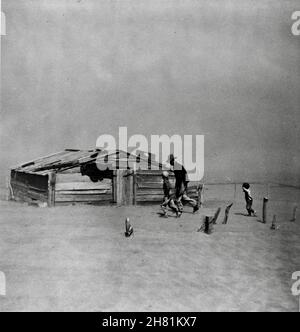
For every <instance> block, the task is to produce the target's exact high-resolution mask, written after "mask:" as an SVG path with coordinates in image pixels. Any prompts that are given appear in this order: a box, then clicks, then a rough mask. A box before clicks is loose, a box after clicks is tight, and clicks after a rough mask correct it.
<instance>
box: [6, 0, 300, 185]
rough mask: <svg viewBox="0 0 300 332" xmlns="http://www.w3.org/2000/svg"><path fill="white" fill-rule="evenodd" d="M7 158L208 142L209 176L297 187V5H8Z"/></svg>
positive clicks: (239, 1)
mask: <svg viewBox="0 0 300 332" xmlns="http://www.w3.org/2000/svg"><path fill="white" fill-rule="evenodd" d="M2 10H3V11H4V12H5V14H6V21H7V36H5V37H2V38H1V44H2V45H1V53H2V54H1V60H2V68H1V71H2V73H1V79H2V94H1V132H0V134H1V137H0V148H1V162H0V172H1V174H2V175H3V174H4V172H5V171H6V169H7V168H8V167H9V166H10V165H14V164H18V163H20V162H24V161H28V160H31V159H32V158H35V157H38V156H42V155H47V154H49V153H51V152H56V151H59V150H61V149H64V148H93V147H94V146H95V143H96V139H97V137H98V136H99V135H100V134H112V135H116V134H117V130H118V127H119V126H127V127H128V131H129V134H130V135H133V134H144V135H145V136H148V135H151V134H168V135H172V134H180V135H185V134H203V135H205V150H206V155H205V173H206V178H207V179H208V180H215V179H216V180H217V179H218V180H225V179H227V178H230V179H232V180H236V181H243V180H249V181H250V180H251V181H252V180H255V179H258V180H263V179H264V178H268V179H273V180H276V181H278V182H282V181H289V182H298V183H300V177H299V170H300V147H299V142H300V140H299V138H300V137H299V136H300V135H299V119H300V116H299V111H300V36H299V37H295V36H293V35H292V33H291V25H292V23H293V22H292V20H291V15H292V13H293V12H294V11H295V10H300V4H299V0H290V1H289V0H286V1H275V0H272V1H271V0H236V1H232V0H231V1H230V0H204V1H200V0H197V1H193V0H181V1H177V0H160V1H158V0H151V1H149V0H130V1H129V0H128V1H126V0H123V1H121V0H119V1H112V0H2Z"/></svg>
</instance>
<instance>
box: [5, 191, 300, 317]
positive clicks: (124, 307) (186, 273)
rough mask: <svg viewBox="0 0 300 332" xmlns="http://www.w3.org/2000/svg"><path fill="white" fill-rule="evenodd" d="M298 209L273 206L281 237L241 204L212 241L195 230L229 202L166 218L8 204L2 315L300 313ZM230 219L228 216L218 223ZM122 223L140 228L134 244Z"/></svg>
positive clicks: (151, 212) (144, 210) (151, 210)
mask: <svg viewBox="0 0 300 332" xmlns="http://www.w3.org/2000/svg"><path fill="white" fill-rule="evenodd" d="M297 197H298V196H297ZM293 203H294V202H291V203H288V202H286V201H285V200H282V201H281V202H273V203H272V202H271V204H270V210H272V213H273V212H274V213H276V214H277V219H278V224H280V228H279V230H277V231H271V230H270V223H269V224H267V225H263V224H261V223H259V222H257V219H256V218H249V217H246V216H244V215H243V213H244V203H243V202H242V201H239V202H238V203H236V204H235V205H234V207H233V209H232V213H231V217H230V220H229V224H228V225H217V226H216V227H215V232H214V233H213V234H212V235H205V234H203V233H198V232H197V229H198V228H199V226H200V225H201V218H202V215H205V214H212V213H213V212H214V211H215V209H216V207H218V206H222V207H225V205H226V202H216V201H210V202H208V203H207V204H206V207H205V208H204V209H203V210H201V212H200V213H199V214H197V215H192V214H191V213H190V210H191V209H190V208H188V207H187V208H186V209H185V210H186V212H187V213H185V214H184V215H183V216H182V218H181V219H175V218H173V217H170V218H168V219H164V218H160V217H159V216H158V214H157V212H158V211H159V209H158V207H156V206H151V207H150V206H148V207H135V208H117V207H94V206H73V207H59V208H51V209H50V208H35V207H32V206H27V205H25V204H21V203H15V202H5V201H1V202H0V209H1V214H0V253H1V255H0V271H3V272H4V273H5V275H6V282H7V295H6V297H1V296H0V311H33V310H34V311H42V310H46V311H58V310H59V311H70V310H75V311H78V310H83V311H210V310H212V311H275V310H276V311H297V310H298V300H297V299H295V298H294V297H293V296H292V295H291V291H290V289H291V285H292V280H291V275H292V273H293V272H294V271H297V270H300V241H299V239H300V220H299V219H298V221H297V223H291V222H290V221H289V219H290V217H291V211H292V206H293ZM256 207H257V208H258V211H260V210H261V206H260V205H259V204H256ZM170 215H171V214H170ZM223 216H224V209H223V210H222V213H221V216H220V219H219V222H220V221H222V219H223ZM125 217H129V218H130V220H131V221H132V224H133V226H134V230H135V233H134V237H132V238H129V239H126V238H125V237H124V220H125ZM269 218H270V219H271V217H269Z"/></svg>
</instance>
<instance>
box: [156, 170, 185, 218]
mask: <svg viewBox="0 0 300 332" xmlns="http://www.w3.org/2000/svg"><path fill="white" fill-rule="evenodd" d="M162 178H163V190H164V201H163V203H162V204H161V208H162V209H163V211H164V216H165V217H167V216H168V215H167V207H169V208H171V209H172V210H173V211H174V212H175V213H176V217H178V218H179V217H180V216H181V212H180V211H179V209H178V207H177V206H176V204H175V202H174V199H173V197H172V195H171V193H170V191H171V183H170V180H169V173H168V172H167V171H164V172H163V173H162Z"/></svg>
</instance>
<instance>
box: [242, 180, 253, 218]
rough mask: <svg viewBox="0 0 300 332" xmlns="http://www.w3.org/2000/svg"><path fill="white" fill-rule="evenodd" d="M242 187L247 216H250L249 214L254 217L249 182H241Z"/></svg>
mask: <svg viewBox="0 0 300 332" xmlns="http://www.w3.org/2000/svg"><path fill="white" fill-rule="evenodd" d="M242 188H243V192H244V194H245V201H246V209H247V212H248V215H249V217H251V216H253V217H256V212H255V211H254V210H253V208H252V205H253V198H252V196H251V191H250V184H249V183H243V186H242Z"/></svg>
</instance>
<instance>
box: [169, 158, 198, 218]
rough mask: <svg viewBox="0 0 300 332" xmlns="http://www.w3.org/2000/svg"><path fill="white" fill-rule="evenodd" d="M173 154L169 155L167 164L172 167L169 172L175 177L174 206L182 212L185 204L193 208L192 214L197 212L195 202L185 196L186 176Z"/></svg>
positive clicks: (184, 170)
mask: <svg viewBox="0 0 300 332" xmlns="http://www.w3.org/2000/svg"><path fill="white" fill-rule="evenodd" d="M175 159H176V158H175V157H174V155H173V154H170V156H169V159H168V161H167V162H168V163H170V165H171V166H172V169H171V171H172V172H173V173H174V175H175V180H176V182H175V195H176V204H177V205H178V208H179V211H180V212H182V211H183V203H187V204H189V205H190V206H192V207H193V213H195V212H197V211H198V210H199V207H198V204H197V202H196V201H195V200H194V199H192V198H190V197H189V196H188V195H187V189H188V183H189V179H188V174H187V171H186V169H185V168H184V166H183V165H181V164H179V163H178V162H177V161H176V160H175Z"/></svg>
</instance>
